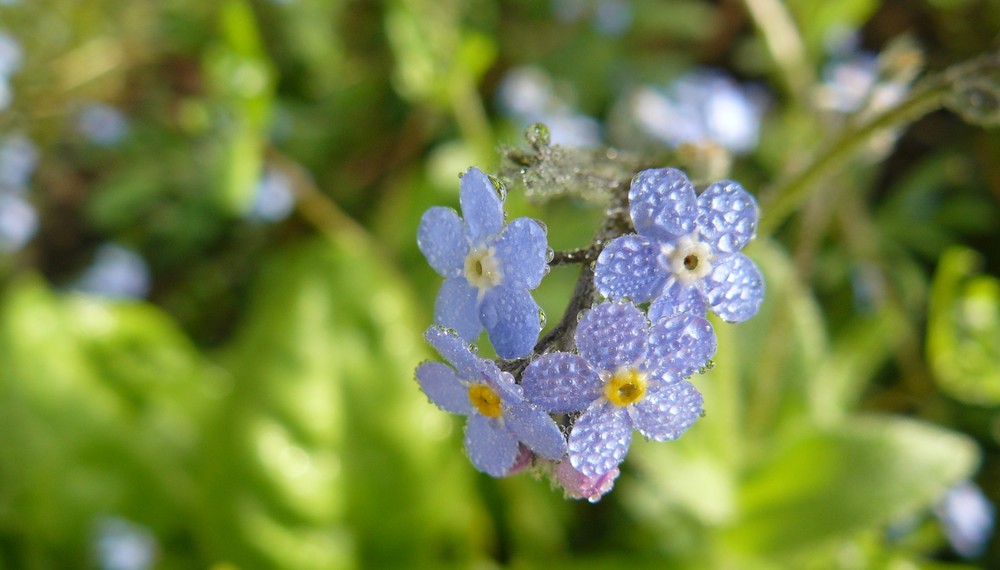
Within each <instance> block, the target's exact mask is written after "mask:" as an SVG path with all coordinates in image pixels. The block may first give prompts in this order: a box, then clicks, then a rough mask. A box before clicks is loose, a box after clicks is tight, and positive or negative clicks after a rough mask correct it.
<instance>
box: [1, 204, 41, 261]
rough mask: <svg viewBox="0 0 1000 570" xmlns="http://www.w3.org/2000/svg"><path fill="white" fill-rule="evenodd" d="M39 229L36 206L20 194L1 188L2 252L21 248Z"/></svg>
mask: <svg viewBox="0 0 1000 570" xmlns="http://www.w3.org/2000/svg"><path fill="white" fill-rule="evenodd" d="M37 231H38V214H37V213H36V212H35V207H34V206H32V205H31V204H30V203H28V201H27V200H25V199H24V197H23V196H21V195H20V194H16V193H12V192H7V191H2V190H0V252H3V253H10V252H14V251H17V250H19V249H21V248H22V247H24V245H25V244H26V243H28V241H30V240H31V238H32V237H34V235H35V232H37Z"/></svg>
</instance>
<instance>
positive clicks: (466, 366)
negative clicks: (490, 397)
mask: <svg viewBox="0 0 1000 570" xmlns="http://www.w3.org/2000/svg"><path fill="white" fill-rule="evenodd" d="M424 338H425V339H426V340H427V342H428V343H430V345H431V346H433V347H434V350H436V351H438V354H440V355H441V356H443V357H444V359H445V360H447V361H448V362H450V363H451V365H452V366H454V367H455V370H457V371H458V377H459V378H462V379H464V380H471V381H475V382H479V381H481V380H482V379H483V378H484V377H485V374H484V372H483V368H484V366H485V364H486V363H489V362H490V361H488V360H485V361H484V359H482V358H479V357H478V356H476V354H475V353H473V352H472V349H471V348H469V345H468V343H466V342H465V341H464V340H462V339H461V338H459V337H458V336H456V335H455V333H454V331H450V330H447V329H444V328H442V327H436V326H432V327H430V328H428V329H427V332H425V333H424ZM428 394H429V393H428Z"/></svg>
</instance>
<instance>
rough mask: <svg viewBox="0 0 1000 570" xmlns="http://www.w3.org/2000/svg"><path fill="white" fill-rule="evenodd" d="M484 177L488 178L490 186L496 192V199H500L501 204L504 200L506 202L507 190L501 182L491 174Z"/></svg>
mask: <svg viewBox="0 0 1000 570" xmlns="http://www.w3.org/2000/svg"><path fill="white" fill-rule="evenodd" d="M486 177H487V178H489V180H490V184H492V185H493V190H495V191H496V193H497V197H498V198H500V201H501V202H503V201H504V200H506V199H507V188H506V187H505V186H504V185H503V182H501V181H500V179H499V178H497V177H496V176H493V175H492V174H487V175H486Z"/></svg>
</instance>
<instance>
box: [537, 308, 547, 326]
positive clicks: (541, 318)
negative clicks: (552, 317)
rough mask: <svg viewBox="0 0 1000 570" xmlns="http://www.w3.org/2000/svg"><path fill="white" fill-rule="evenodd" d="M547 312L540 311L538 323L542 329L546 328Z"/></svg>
mask: <svg viewBox="0 0 1000 570" xmlns="http://www.w3.org/2000/svg"><path fill="white" fill-rule="evenodd" d="M545 319H546V317H545V311H543V310H542V309H538V323H539V325H540V326H541V327H542V328H545Z"/></svg>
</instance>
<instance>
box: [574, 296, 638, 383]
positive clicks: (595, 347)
mask: <svg viewBox="0 0 1000 570" xmlns="http://www.w3.org/2000/svg"><path fill="white" fill-rule="evenodd" d="M648 342H649V322H648V321H647V320H646V317H645V316H644V315H643V314H642V311H640V310H639V309H637V308H635V306H634V305H632V304H631V303H601V304H600V305H598V306H596V307H594V308H593V309H591V310H589V311H587V313H586V314H584V316H583V318H581V319H580V323H579V324H578V325H577V327H576V346H577V348H578V349H579V350H580V356H582V357H584V358H585V359H587V362H589V363H590V364H591V365H592V366H593V367H594V368H596V369H597V370H598V371H608V372H614V371H616V370H618V368H620V367H622V366H631V365H634V364H636V363H638V362H639V361H640V360H641V359H642V357H643V356H644V355H645V353H646V344H647V343H648Z"/></svg>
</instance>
